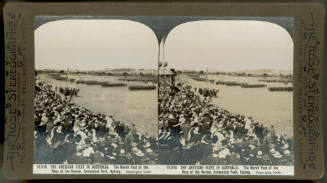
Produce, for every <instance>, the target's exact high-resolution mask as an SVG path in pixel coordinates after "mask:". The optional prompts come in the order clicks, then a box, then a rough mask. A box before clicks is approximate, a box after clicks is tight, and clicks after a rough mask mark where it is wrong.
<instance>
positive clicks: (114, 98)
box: [34, 16, 159, 165]
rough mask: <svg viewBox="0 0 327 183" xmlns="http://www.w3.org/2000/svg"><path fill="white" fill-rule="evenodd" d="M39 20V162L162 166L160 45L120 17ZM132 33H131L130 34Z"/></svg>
mask: <svg viewBox="0 0 327 183" xmlns="http://www.w3.org/2000/svg"><path fill="white" fill-rule="evenodd" d="M57 18H58V17H48V16H46V17H45V16H38V17H36V22H38V21H43V20H44V19H47V21H48V23H44V24H42V25H41V26H37V25H35V31H34V36H35V99H34V119H35V121H34V122H35V124H34V125H35V131H34V163H35V164H95V163H101V164H147V165H150V164H157V162H158V144H157V136H158V105H157V103H158V102H157V95H158V85H157V83H158V70H157V68H158V50H159V46H158V40H157V38H156V36H155V34H154V33H153V31H152V30H151V29H150V28H148V27H147V26H145V25H143V24H141V23H138V22H135V21H131V20H118V19H116V20H115V19H97V18H94V19H69V20H58V19H57ZM131 30H133V31H131Z"/></svg>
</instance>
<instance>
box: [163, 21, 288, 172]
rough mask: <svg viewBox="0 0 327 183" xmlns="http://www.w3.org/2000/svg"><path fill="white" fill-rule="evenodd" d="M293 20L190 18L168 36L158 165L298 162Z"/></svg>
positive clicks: (164, 43) (165, 49) (165, 45)
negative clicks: (276, 22) (278, 21)
mask: <svg viewBox="0 0 327 183" xmlns="http://www.w3.org/2000/svg"><path fill="white" fill-rule="evenodd" d="M288 20H290V21H289V22H290V23H289V25H288V30H286V29H285V28H284V27H282V26H280V25H278V24H275V23H271V22H268V21H257V20H200V21H190V22H186V23H183V24H180V25H178V26H176V27H174V28H173V29H172V30H171V31H170V32H169V33H168V34H167V35H166V36H165V37H164V38H163V39H162V41H161V43H160V55H159V64H158V75H159V76H158V77H159V83H158V86H159V87H158V95H159V97H158V105H159V106H158V107H159V108H158V110H159V113H158V115H159V116H158V118H159V133H158V134H159V136H158V140H159V161H160V164H167V165H285V166H286V165H287V166H293V165H294V157H293V156H294V150H293V47H294V44H293V35H292V34H293V18H291V17H289V19H288ZM290 29H291V31H290Z"/></svg>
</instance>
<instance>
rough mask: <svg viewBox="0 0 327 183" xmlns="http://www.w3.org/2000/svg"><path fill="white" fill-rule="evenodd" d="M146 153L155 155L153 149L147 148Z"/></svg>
mask: <svg viewBox="0 0 327 183" xmlns="http://www.w3.org/2000/svg"><path fill="white" fill-rule="evenodd" d="M145 152H146V153H153V150H152V149H151V148H147V149H146V150H145Z"/></svg>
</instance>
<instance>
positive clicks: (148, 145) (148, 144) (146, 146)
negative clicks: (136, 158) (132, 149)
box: [143, 142, 151, 148]
mask: <svg viewBox="0 0 327 183" xmlns="http://www.w3.org/2000/svg"><path fill="white" fill-rule="evenodd" d="M150 146H151V144H150V142H146V143H145V144H144V146H143V147H144V148H148V147H150Z"/></svg>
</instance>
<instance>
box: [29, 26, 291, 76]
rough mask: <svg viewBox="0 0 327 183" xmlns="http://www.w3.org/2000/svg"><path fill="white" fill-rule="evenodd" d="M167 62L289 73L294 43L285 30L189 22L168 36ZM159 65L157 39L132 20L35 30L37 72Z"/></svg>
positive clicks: (196, 67)
mask: <svg viewBox="0 0 327 183" xmlns="http://www.w3.org/2000/svg"><path fill="white" fill-rule="evenodd" d="M161 60H162V58H161ZM165 60H166V61H168V63H169V67H171V68H176V69H192V70H206V69H209V70H220V71H235V70H246V69H248V70H255V69H283V70H292V69H293V41H292V38H291V37H290V35H289V34H288V32H287V31H286V30H284V29H283V28H282V27H280V26H278V25H276V24H272V23H268V22H262V21H244V20H211V21H197V22H189V23H185V24H182V25H179V26H177V27H175V28H174V29H173V30H172V31H171V32H170V33H169V35H168V37H167V40H166V44H165ZM157 61H158V41H157V38H156V37H155V35H154V33H153V32H152V30H151V29H150V28H148V27H146V26H145V25H143V24H141V23H137V22H133V21H128V20H60V21H54V22H50V23H46V24H44V25H42V26H41V27H39V28H38V29H36V31H35V66H36V68H37V69H45V68H51V69H67V68H69V69H80V70H98V69H103V68H126V67H129V68H145V69H156V68H157Z"/></svg>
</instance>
